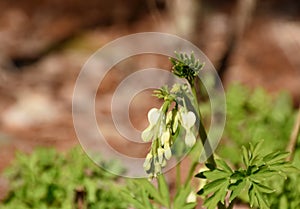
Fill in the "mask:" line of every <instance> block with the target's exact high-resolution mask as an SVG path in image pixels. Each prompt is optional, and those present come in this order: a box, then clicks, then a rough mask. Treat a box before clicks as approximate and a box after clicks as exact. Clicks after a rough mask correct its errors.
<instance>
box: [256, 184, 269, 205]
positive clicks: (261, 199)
mask: <svg viewBox="0 0 300 209" xmlns="http://www.w3.org/2000/svg"><path fill="white" fill-rule="evenodd" d="M253 188H255V187H253ZM254 191H255V196H256V198H257V203H258V206H259V208H260V209H270V206H269V203H268V202H267V200H266V198H265V197H264V196H263V195H262V193H260V192H259V191H256V190H255V189H254Z"/></svg>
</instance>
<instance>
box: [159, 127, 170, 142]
mask: <svg viewBox="0 0 300 209" xmlns="http://www.w3.org/2000/svg"><path fill="white" fill-rule="evenodd" d="M169 139H170V132H169V130H166V131H165V132H163V134H162V135H161V145H164V144H166V143H169Z"/></svg>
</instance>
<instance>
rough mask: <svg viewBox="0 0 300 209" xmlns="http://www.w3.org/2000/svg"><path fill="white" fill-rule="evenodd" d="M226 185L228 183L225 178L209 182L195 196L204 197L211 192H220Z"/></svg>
mask: <svg viewBox="0 0 300 209" xmlns="http://www.w3.org/2000/svg"><path fill="white" fill-rule="evenodd" d="M227 183H228V179H227V178H223V179H217V180H215V181H212V182H209V183H208V184H206V185H205V186H204V187H203V188H202V189H201V190H200V191H199V192H198V193H197V194H201V195H204V196H206V195H208V194H211V193H213V192H216V191H219V190H221V189H222V187H224V186H225V185H226V184H227ZM228 184H229V183H228ZM225 189H227V188H225Z"/></svg>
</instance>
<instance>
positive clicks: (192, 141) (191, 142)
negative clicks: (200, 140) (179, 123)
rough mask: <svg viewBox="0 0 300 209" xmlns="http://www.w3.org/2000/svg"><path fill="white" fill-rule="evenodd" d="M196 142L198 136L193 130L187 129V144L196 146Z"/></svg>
mask: <svg viewBox="0 0 300 209" xmlns="http://www.w3.org/2000/svg"><path fill="white" fill-rule="evenodd" d="M195 143H196V137H195V136H194V134H193V133H192V131H191V130H189V131H187V132H186V135H185V144H186V145H187V146H188V147H192V146H194V144H195Z"/></svg>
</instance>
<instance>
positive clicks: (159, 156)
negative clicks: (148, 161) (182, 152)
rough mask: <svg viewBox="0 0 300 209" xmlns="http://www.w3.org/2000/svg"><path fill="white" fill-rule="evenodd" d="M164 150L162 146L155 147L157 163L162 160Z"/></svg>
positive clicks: (160, 162)
mask: <svg viewBox="0 0 300 209" xmlns="http://www.w3.org/2000/svg"><path fill="white" fill-rule="evenodd" d="M164 152H165V150H164V149H163V148H161V147H159V148H158V149H157V158H158V162H159V164H162V162H163V159H164Z"/></svg>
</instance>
